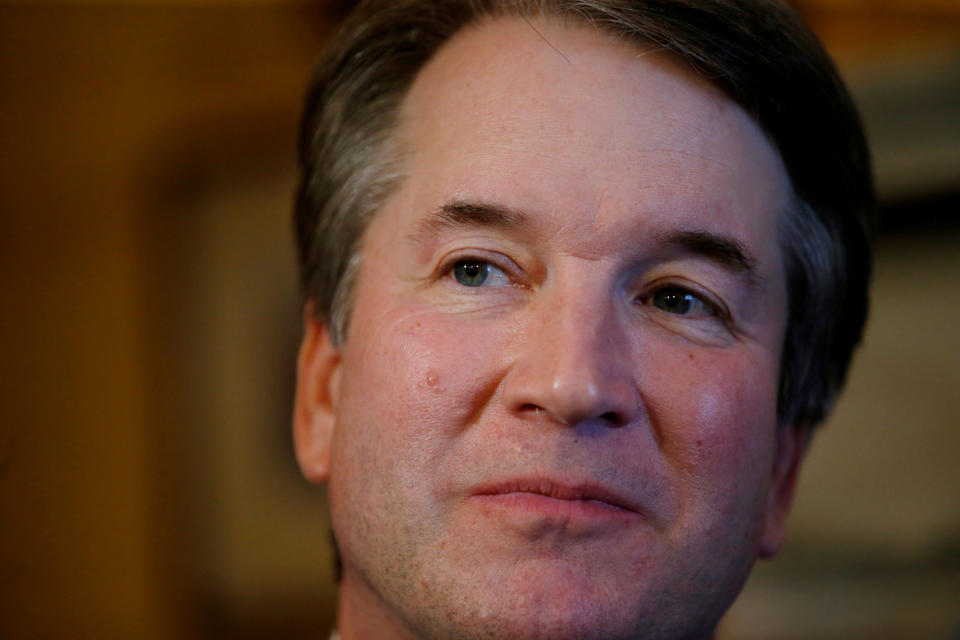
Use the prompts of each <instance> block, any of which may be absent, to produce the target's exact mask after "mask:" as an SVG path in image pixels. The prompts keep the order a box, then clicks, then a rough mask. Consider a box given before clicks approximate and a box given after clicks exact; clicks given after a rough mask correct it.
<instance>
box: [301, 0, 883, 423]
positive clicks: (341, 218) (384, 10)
mask: <svg viewBox="0 0 960 640" xmlns="http://www.w3.org/2000/svg"><path fill="white" fill-rule="evenodd" d="M500 16H515V17H519V18H523V19H526V20H529V19H532V18H539V17H541V16H548V17H552V18H556V19H560V20H564V21H566V22H568V23H576V24H587V25H592V26H593V27H595V28H596V29H598V30H600V31H601V32H604V33H608V34H612V35H614V36H617V37H619V38H622V39H623V40H625V41H627V42H631V43H634V44H637V45H638V46H641V47H644V48H650V47H653V48H656V49H658V50H662V51H667V52H670V53H672V54H673V55H674V56H676V57H678V58H679V59H681V60H683V61H685V62H686V63H687V64H689V65H690V66H691V67H692V68H693V69H694V70H695V71H696V72H697V73H699V74H701V75H702V76H704V77H706V78H708V79H709V80H711V81H712V82H714V83H715V84H716V85H717V86H719V87H720V88H722V89H723V90H724V91H725V92H726V93H727V95H728V96H730V97H731V98H732V99H733V100H734V101H736V102H737V103H738V104H739V105H740V106H741V107H742V108H743V109H744V110H745V111H746V112H747V113H748V114H750V115H751V116H752V117H753V118H754V119H755V121H756V122H757V123H758V124H759V125H760V126H761V127H762V129H763V130H764V131H765V132H766V133H767V135H768V136H769V137H770V139H771V140H772V142H773V143H774V145H775V146H776V147H777V149H778V150H779V152H780V155H781V157H782V158H783V161H784V164H785V166H786V168H787V172H788V174H789V176H790V179H791V182H792V186H793V190H794V202H793V204H792V206H791V207H790V209H789V211H787V212H786V213H785V214H784V215H782V220H781V230H780V233H781V245H782V251H783V255H784V260H785V269H786V274H787V287H788V295H789V310H788V319H787V327H786V333H785V336H784V342H783V353H782V356H781V363H780V380H779V391H778V420H779V422H780V424H796V425H805V426H807V427H810V428H812V427H813V426H815V425H816V424H817V423H819V422H820V421H821V420H823V418H824V417H825V416H826V415H827V413H828V412H829V409H830V407H831V405H832V403H833V401H834V399H835V398H836V395H837V393H838V392H839V390H840V387H841V386H842V385H843V381H844V378H845V377H846V372H847V369H848V366H849V363H850V358H851V355H852V353H853V349H854V347H855V346H856V345H857V343H858V342H859V341H860V336H861V333H862V330H863V324H864V321H865V319H866V312H867V285H868V281H869V278H870V271H871V262H872V256H871V242H872V236H873V227H874V224H873V213H874V208H875V196H874V188H873V179H872V175H871V170H870V158H869V152H868V150H867V145H866V141H865V139H864V135H863V129H862V126H861V123H860V119H859V116H858V115H857V111H856V109H855V107H854V105H853V101H852V100H851V98H850V95H849V94H848V92H847V90H846V88H845V87H844V85H843V82H842V81H841V80H840V78H839V76H838V74H837V71H836V69H835V68H834V66H833V63H832V62H831V61H830V58H829V57H828V56H827V54H826V53H825V52H824V50H823V48H822V46H821V45H820V43H819V41H818V40H817V38H816V37H815V36H814V35H813V34H812V33H811V32H810V30H809V29H808V28H807V27H806V25H804V23H803V22H802V20H801V19H800V18H799V17H798V16H797V15H796V14H795V13H794V12H793V11H792V10H791V9H790V8H789V7H788V6H786V5H785V4H784V3H782V2H779V1H777V0H369V1H366V2H362V3H361V4H360V5H359V6H358V8H357V9H356V11H355V12H354V14H353V15H352V16H351V17H350V18H349V19H348V20H347V22H346V24H345V25H344V27H343V29H342V31H341V33H340V35H339V37H338V38H337V39H336V40H335V41H334V43H333V45H332V47H331V48H330V49H328V51H327V53H326V55H325V56H324V58H323V60H322V61H321V64H320V65H319V67H318V69H317V71H316V73H315V75H314V77H313V79H312V83H311V85H310V88H309V91H308V94H307V99H306V107H305V111H304V114H303V121H302V125H301V126H302V128H301V134H300V166H301V182H300V186H299V191H298V194H297V202H296V215H295V218H296V219H295V225H296V235H297V248H298V252H299V265H300V275H301V287H302V292H303V295H304V298H305V299H306V300H310V301H312V303H313V305H314V312H315V313H316V314H317V316H318V317H320V318H322V319H323V320H324V321H325V322H326V324H327V326H328V327H329V330H330V332H331V337H332V340H333V343H334V344H335V345H340V344H341V343H342V342H343V341H344V340H345V339H346V332H347V325H348V321H349V315H350V307H351V304H350V299H351V290H352V286H353V280H354V278H355V275H356V272H357V270H358V265H359V261H360V255H359V252H360V244H361V240H362V237H363V234H364V231H365V229H366V228H367V226H368V224H369V222H370V220H371V218H372V217H373V216H374V215H375V214H376V212H377V210H378V209H379V208H380V207H381V205H382V203H383V202H384V200H385V198H386V197H387V196H388V195H389V194H390V193H391V191H392V189H394V188H395V187H396V185H397V184H398V183H399V182H400V181H401V180H402V175H403V173H402V166H401V160H402V158H401V157H400V156H401V154H400V150H399V149H398V144H397V143H396V141H395V140H394V131H395V128H396V127H397V124H398V119H399V112H400V108H401V104H402V102H403V99H404V96H405V95H406V93H407V91H408V90H409V88H410V86H411V85H412V83H413V81H414V79H415V77H416V76H417V74H418V72H419V71H420V70H421V69H422V68H423V67H424V65H425V64H426V63H427V62H428V61H429V60H430V59H431V58H432V57H433V55H434V54H435V53H436V52H437V51H438V50H439V49H440V47H442V46H443V44H444V43H445V42H447V41H448V40H449V39H450V38H451V37H452V36H453V35H454V34H456V33H457V32H459V31H460V30H462V29H463V28H464V27H466V26H468V25H473V24H476V23H478V22H480V21H481V20H483V19H485V18H493V17H500Z"/></svg>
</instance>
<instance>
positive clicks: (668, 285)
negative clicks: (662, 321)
mask: <svg viewBox="0 0 960 640" xmlns="http://www.w3.org/2000/svg"><path fill="white" fill-rule="evenodd" d="M669 290H675V291H677V292H679V293H681V294H683V295H685V296H686V295H689V296H692V297H693V298H695V299H696V300H697V301H699V302H700V303H701V304H703V306H704V307H706V309H707V310H708V311H709V317H714V318H717V319H719V320H721V321H722V322H724V323H725V324H728V323H729V322H730V320H731V316H730V312H729V310H728V309H727V307H726V305H724V304H723V303H722V302H721V301H719V300H718V299H717V298H716V297H715V296H713V295H710V294H707V293H704V292H703V291H701V290H699V288H694V287H691V286H689V285H685V284H680V283H677V282H674V281H666V282H657V283H654V284H653V285H652V286H650V287H648V288H647V292H645V293H644V294H643V295H641V296H638V297H637V301H638V304H641V305H643V306H649V307H652V308H654V309H656V310H657V311H662V312H663V313H664V314H667V315H675V316H679V317H683V316H685V315H686V314H673V313H670V312H669V311H666V310H664V309H660V308H659V307H657V306H655V305H654V297H655V296H656V295H657V294H659V293H663V292H664V291H669ZM704 317H707V316H704V315H699V314H694V315H692V316H690V318H696V319H699V318H704Z"/></svg>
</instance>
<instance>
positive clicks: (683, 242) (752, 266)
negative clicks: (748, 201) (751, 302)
mask: <svg viewBox="0 0 960 640" xmlns="http://www.w3.org/2000/svg"><path fill="white" fill-rule="evenodd" d="M660 240H661V242H662V243H664V244H666V245H668V246H671V247H674V248H677V249H680V250H682V251H684V252H685V253H690V254H693V255H698V256H702V257H704V258H706V259H708V260H711V261H713V262H715V263H717V264H719V265H720V266H722V267H725V268H726V269H728V270H730V271H734V272H739V273H742V274H744V275H746V276H747V277H748V278H749V279H750V280H751V281H753V282H755V283H757V284H759V283H760V282H761V281H762V278H761V277H760V274H759V273H758V271H757V261H756V259H754V258H753V256H751V255H750V252H749V251H747V249H746V247H744V245H743V243H742V242H740V241H739V240H737V239H736V238H732V237H730V236H726V235H721V234H717V233H713V232H711V231H702V230H697V231H675V232H672V233H668V234H667V235H665V236H664V237H662V238H661V239H660Z"/></svg>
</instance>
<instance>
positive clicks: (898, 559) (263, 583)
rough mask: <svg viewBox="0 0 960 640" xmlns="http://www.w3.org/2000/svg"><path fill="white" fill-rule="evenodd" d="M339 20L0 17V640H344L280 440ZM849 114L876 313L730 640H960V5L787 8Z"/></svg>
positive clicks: (262, 8) (303, 15)
mask: <svg viewBox="0 0 960 640" xmlns="http://www.w3.org/2000/svg"><path fill="white" fill-rule="evenodd" d="M350 4H351V3H350V2H333V1H330V2H320V3H309V4H308V3H304V2H293V1H291V0H206V1H196V2H194V1H190V0H123V1H120V0H118V1H112V2H106V1H101V2H96V1H89V2H84V1H76V2H66V1H63V2H47V1H34V2H28V1H22V2H5V3H3V4H0V292H2V293H0V296H2V297H0V300H2V310H0V312H2V315H0V338H2V342H0V344H2V345H3V346H2V363H3V370H2V373H0V389H2V392H0V393H2V396H0V638H6V639H18V640H19V639H25V638H45V639H59V638H70V639H83V638H108V639H110V638H144V639H153V638H156V639H167V638H187V639H190V638H198V639H201V638H306V637H318V638H322V637H325V636H324V635H323V634H324V633H325V632H326V630H327V629H328V628H329V626H330V625H331V624H332V620H333V606H334V602H335V590H334V588H333V586H332V584H333V579H332V576H333V569H332V566H331V557H330V550H329V532H328V527H327V524H326V519H325V497H324V494H323V491H322V489H319V488H317V487H312V486H310V485H308V484H307V483H306V482H304V481H303V480H301V478H300V477H299V473H298V471H297V469H296V465H295V462H294V458H293V454H292V451H291V445H290V438H289V413H290V404H291V394H292V385H293V375H294V372H293V366H294V363H293V359H294V353H295V350H296V345H297V341H298V338H299V336H298V334H299V320H298V309H297V296H296V291H295V273H294V263H293V252H292V242H291V239H290V237H289V227H290V224H289V212H290V205H291V201H292V195H291V194H292V190H293V186H294V182H295V174H294V171H295V167H294V139H295V130H296V121H297V117H298V112H299V109H300V100H301V96H302V92H303V89H304V87H305V84H306V79H307V77H308V75H309V73H310V70H311V67H312V65H313V63H314V61H315V60H316V58H317V55H318V53H319V52H320V50H321V49H322V47H323V44H324V41H325V40H326V39H327V37H328V34H330V32H331V29H332V28H334V27H335V25H336V23H337V21H338V20H339V19H341V17H342V15H343V14H344V12H345V10H346V9H347V8H348V5H350ZM795 4H796V5H797V7H798V8H799V9H800V10H801V11H802V12H803V13H804V14H805V16H806V17H807V18H808V19H809V21H810V22H811V24H812V25H813V26H814V28H815V30H816V31H818V32H819V33H820V35H821V36H822V38H823V39H824V41H825V43H826V45H827V47H828V49H830V50H831V52H832V53H833V54H834V55H835V57H836V59H837V61H838V63H839V66H840V67H841V70H842V72H843V73H844V75H845V76H846V78H847V79H848V81H849V83H850V84H851V86H852V88H853V91H854V93H855V95H856V97H857V99H858V101H859V102H860V104H861V107H862V110H863V113H864V116H865V119H866V123H867V127H868V130H869V134H870V137H871V140H872V143H873V147H874V153H875V162H876V169H877V177H878V180H879V186H880V195H881V200H882V205H883V208H882V216H883V217H882V219H883V232H882V234H881V237H880V243H879V249H878V262H877V274H876V283H875V288H874V301H875V302H874V309H873V316H872V319H871V324H870V326H869V330H868V332H867V340H866V344H865V347H864V348H863V350H862V351H861V353H860V355H859V357H858V358H857V360H856V363H855V366H854V369H853V372H852V376H851V379H850V384H849V387H848V390H847V392H846V393H845V395H844V396H843V398H842V401H841V403H840V405H839V407H838V410H837V412H836V415H835V416H834V418H833V419H831V421H830V422H829V423H828V424H827V425H826V426H825V427H824V428H823V429H822V430H821V432H820V433H819V434H818V435H817V436H816V438H815V441H814V443H813V448H812V451H811V453H810V457H809V462H808V465H807V468H806V469H805V470H804V471H805V472H804V474H803V477H802V482H801V485H800V488H799V494H798V499H797V505H796V510H795V514H794V518H793V521H792V529H791V538H790V540H789V541H788V544H787V546H786V548H785V550H784V551H783V552H782V554H781V556H780V557H779V558H778V559H777V560H776V561H775V562H772V563H762V564H761V565H760V566H759V567H758V570H757V571H756V573H755V575H754V577H753V578H752V579H751V581H750V583H749V584H748V586H747V589H746V591H745V593H744V595H743V597H742V598H741V599H740V600H739V601H738V603H737V604H736V605H735V607H734V608H733V610H732V611H731V612H730V614H729V615H728V617H727V619H726V620H725V622H724V626H723V628H722V630H721V636H720V637H721V638H722V639H731V640H732V639H744V640H753V639H756V640H761V639H762V640H787V639H791V640H801V639H803V640H817V639H823V640H826V639H837V638H843V639H864V640H865V639H868V638H869V639H870V640H895V639H896V640H918V639H920V640H924V639H931V640H948V639H951V638H956V637H958V634H960V462H958V455H960V211H958V205H960V0H802V1H800V0H798V1H797V2H796V3H795Z"/></svg>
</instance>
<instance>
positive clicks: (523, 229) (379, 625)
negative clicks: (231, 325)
mask: <svg viewBox="0 0 960 640" xmlns="http://www.w3.org/2000/svg"><path fill="white" fill-rule="evenodd" d="M533 24H534V25H535V26H536V29H537V31H539V32H540V33H542V34H543V36H544V38H546V39H547V40H549V43H550V44H551V45H552V47H556V49H557V50H559V51H560V52H562V55H560V54H558V51H557V50H555V49H554V48H552V47H551V46H548V45H547V43H546V42H545V41H544V39H543V38H541V37H540V35H538V33H537V32H535V31H534V30H533V29H532V28H531V26H532V25H531V24H528V23H526V22H525V21H523V20H521V19H514V18H504V19H498V20H495V21H488V22H485V23H482V24H480V25H476V26H473V27H470V28H468V29H466V30H464V31H463V32H461V33H459V34H458V35H457V36H455V37H454V38H453V39H452V40H451V41H450V42H449V43H447V44H446V45H445V46H444V47H443V48H442V49H441V50H440V51H439V52H438V54H437V55H436V56H435V57H434V59H433V60H431V62H430V63H429V64H428V65H427V66H426V67H425V68H424V70H423V71H422V72H421V73H420V75H419V76H418V77H417V79H416V81H415V83H414V85H413V87H412V88H411V90H410V93H409V94H408V96H407V97H406V100H405V102H404V105H403V113H402V116H403V117H402V120H401V123H400V125H399V130H398V132H397V135H398V137H399V140H400V141H401V143H402V145H403V147H404V149H405V157H404V173H405V178H404V180H403V181H402V183H401V184H400V186H399V187H398V188H397V190H396V191H395V192H394V193H393V194H391V196H390V197H389V198H388V199H387V202H386V204H385V206H384V207H383V208H382V210H381V211H380V212H379V213H378V214H377V216H376V217H375V218H374V220H373V222H372V223H371V226H370V227H369V229H368V230H367V233H366V235H365V237H364V241H363V247H362V263H361V267H360V271H359V274H358V277H357V281H356V288H355V292H354V308H353V312H352V316H351V321H350V325H349V331H348V336H347V339H346V342H345V344H344V345H342V347H341V348H340V349H335V348H334V347H332V346H331V344H330V341H329V337H328V333H327V331H326V328H325V327H324V326H323V323H322V322H321V321H320V320H317V319H316V318H314V317H313V315H312V312H311V310H310V309H309V308H308V311H307V315H306V317H307V320H306V330H305V336H304V341H303V344H302V347H301V352H300V360H299V365H298V366H299V370H298V390H297V400H296V409H295V439H296V446H297V454H298V458H299V460H300V464H301V467H302V468H303V470H304V473H305V474H306V475H307V477H308V478H310V479H311V480H314V481H318V482H329V497H330V511H331V518H332V522H333V527H334V532H335V535H336V538H337V541H338V544H339V547H340V551H341V554H342V559H343V568H344V572H343V582H342V588H341V602H340V611H339V621H338V626H339V630H340V633H341V636H342V637H343V638H344V639H345V640H351V639H353V638H437V639H439V638H448V639H454V638H458V639H471V638H476V639H481V638H517V639H520V638H551V639H562V638H645V639H656V638H670V639H673V640H676V639H682V638H691V639H692V638H709V637H711V636H712V634H713V630H714V627H715V625H716V623H717V620H718V619H719V618H720V616H721V615H722V613H723V612H724V611H725V610H726V608H727V607H728V606H729V605H730V603H731V602H732V601H733V599H734V598H735V597H736V595H737V593H738V592H739V590H740V588H741V586H742V584H743V581H744V580H745V579H746V576H747V574H748V573H749V571H750V568H751V566H752V564H753V562H754V560H755V559H756V558H757V557H758V556H763V555H770V554H772V553H774V552H775V551H776V549H777V547H778V546H779V544H780V542H781V538H782V531H783V525H784V519H785V517H786V512H787V509H788V507H789V502H790V499H791V495H792V489H793V482H794V477H795V474H796V469H797V466H798V464H799V461H800V459H801V457H802V453H803V432H802V430H801V429H796V428H793V427H791V426H789V425H787V426H778V424H777V418H776V415H777V413H776V410H777V407H776V397H777V376H778V372H779V361H780V350H781V343H782V340H783V334H784V328H785V322H786V285H785V277H784V271H783V264H782V255H781V250H780V244H779V241H778V224H779V221H780V218H781V216H782V215H783V212H784V210H785V209H786V207H787V206H789V203H790V196H791V187H790V183H789V179H788V178H787V175H786V172H785V170H784V167H783V164H782V161H781V159H780V157H779V155H778V153H777V151H776V150H775V149H774V148H773V146H772V145H771V144H770V142H769V141H768V139H767V138H766V136H765V135H764V134H763V132H762V131H761V130H760V129H759V127H758V126H757V125H756V124H755V123H754V122H753V121H752V120H751V118H750V117H749V116H748V115H747V114H746V113H744V112H743V110H742V109H740V107H738V106H737V105H736V104H735V103H733V102H732V101H731V100H729V99H728V98H727V97H725V95H724V94H723V93H722V92H721V91H720V90H719V89H717V88H716V87H714V86H713V85H712V84H710V83H709V82H708V81H707V80H705V79H703V78H701V77H699V76H697V75H696V74H694V73H693V72H691V71H690V70H688V69H687V68H685V67H684V66H683V65H682V64H681V63H679V62H677V61H675V60H673V59H672V58H669V57H667V56H666V55H664V54H661V53H657V52H645V51H641V50H639V49H637V48H636V47H635V46H632V45H628V44H625V43H621V42H619V41H617V40H614V39H612V38H610V37H608V36H604V35H600V34H598V33H597V32H595V31H594V30H592V29H590V28H588V27H583V26H568V25H563V24H561V23H559V22H556V21H551V20H538V21H535V22H534V23H533Z"/></svg>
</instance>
